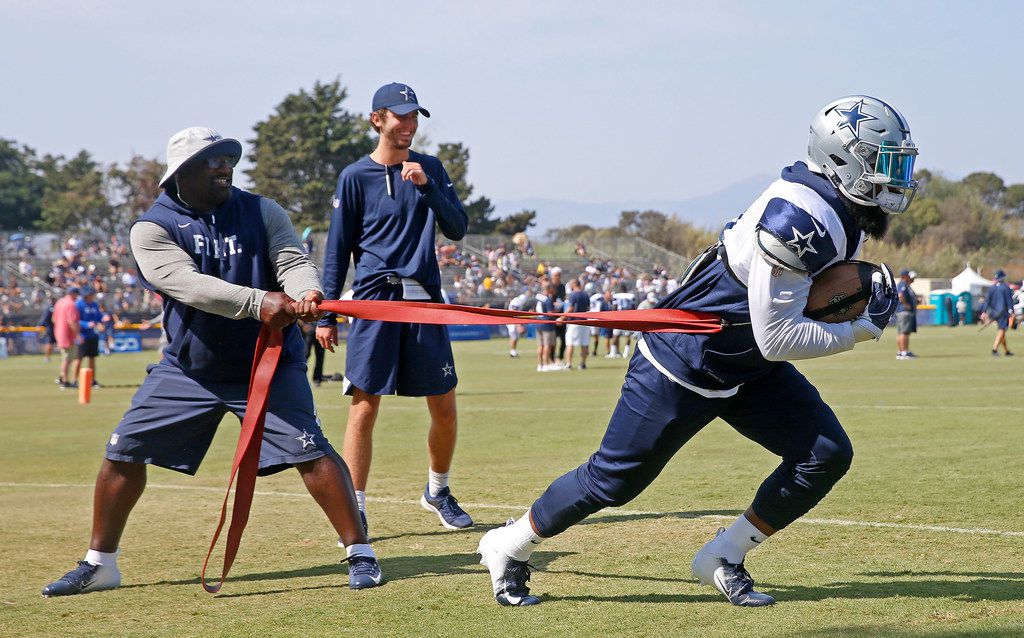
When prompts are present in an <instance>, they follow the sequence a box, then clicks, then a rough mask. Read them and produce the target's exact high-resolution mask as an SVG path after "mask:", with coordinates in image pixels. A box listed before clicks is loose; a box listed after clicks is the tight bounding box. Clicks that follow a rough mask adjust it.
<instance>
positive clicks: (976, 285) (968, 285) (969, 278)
mask: <svg viewBox="0 0 1024 638" xmlns="http://www.w3.org/2000/svg"><path fill="white" fill-rule="evenodd" d="M952 284H953V288H952V292H953V294H954V295H959V294H960V293H962V292H969V293H971V295H972V296H974V298H977V297H978V295H982V294H984V293H985V291H986V290H988V289H989V288H991V287H992V280H991V279H986V278H985V277H982V276H981V275H979V274H978V271H976V270H974V269H973V268H971V267H970V265H968V266H967V267H966V268H964V270H963V272H961V273H960V274H959V275H957V276H956V277H953V281H952Z"/></svg>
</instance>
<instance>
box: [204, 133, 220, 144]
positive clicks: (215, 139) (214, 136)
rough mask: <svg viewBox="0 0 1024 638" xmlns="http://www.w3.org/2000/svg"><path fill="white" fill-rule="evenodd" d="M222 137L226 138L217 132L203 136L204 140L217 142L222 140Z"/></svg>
mask: <svg viewBox="0 0 1024 638" xmlns="http://www.w3.org/2000/svg"><path fill="white" fill-rule="evenodd" d="M222 139H224V138H223V137H221V136H220V135H217V134H216V133H214V134H213V135H211V136H210V137H204V138H203V141H204V142H216V141H218V140H222Z"/></svg>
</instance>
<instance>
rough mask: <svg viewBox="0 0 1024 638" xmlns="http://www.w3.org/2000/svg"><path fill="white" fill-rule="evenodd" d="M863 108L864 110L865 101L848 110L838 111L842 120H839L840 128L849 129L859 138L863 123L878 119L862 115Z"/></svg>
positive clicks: (865, 114)
mask: <svg viewBox="0 0 1024 638" xmlns="http://www.w3.org/2000/svg"><path fill="white" fill-rule="evenodd" d="M862 108H864V100H861V101H860V102H857V103H856V104H854V105H853V106H851V107H850V108H848V109H836V113H838V114H839V117H840V118H841V119H840V120H839V128H846V129H849V130H850V132H851V133H853V134H854V135H857V136H859V135H860V125H861V122H865V121H866V122H870V121H871V120H877V119H878V118H877V117H875V116H874V115H869V114H867V113H862V112H861V109H862Z"/></svg>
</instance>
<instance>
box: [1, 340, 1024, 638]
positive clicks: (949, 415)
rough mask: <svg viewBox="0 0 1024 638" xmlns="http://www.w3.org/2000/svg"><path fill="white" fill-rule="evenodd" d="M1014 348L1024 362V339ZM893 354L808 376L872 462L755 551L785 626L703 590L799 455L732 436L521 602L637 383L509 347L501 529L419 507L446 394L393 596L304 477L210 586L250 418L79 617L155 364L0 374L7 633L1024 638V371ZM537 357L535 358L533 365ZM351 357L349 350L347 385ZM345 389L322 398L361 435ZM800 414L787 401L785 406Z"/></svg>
mask: <svg viewBox="0 0 1024 638" xmlns="http://www.w3.org/2000/svg"><path fill="white" fill-rule="evenodd" d="M1020 336H1021V335H1020V333H1016V332H1011V333H1010V340H1011V346H1013V345H1018V344H1020V347H1021V348H1022V349H1021V354H1022V355H1024V342H1022V341H1021V339H1020ZM894 338H895V337H894V335H892V334H887V335H886V338H885V339H884V340H883V342H882V343H881V344H874V345H863V346H861V347H859V348H858V349H857V350H856V351H854V352H850V353H845V354H842V355H838V356H835V357H831V358H827V359H822V360H817V361H811V362H806V363H802V364H801V365H800V368H801V369H802V370H803V371H804V372H805V374H807V375H808V376H809V377H810V378H811V379H812V380H813V381H814V382H815V383H816V384H817V385H818V387H819V388H820V389H821V391H822V394H823V395H824V397H825V399H826V400H827V401H828V402H829V403H830V404H831V405H832V406H833V407H834V409H835V411H836V413H837V414H838V415H839V417H840V419H841V420H842V421H843V423H844V425H845V426H846V428H847V430H848V432H849V433H850V436H851V438H852V440H853V442H854V448H855V450H856V454H857V455H856V458H855V459H854V464H853V468H852V470H851V471H850V473H849V474H848V475H847V477H846V478H844V479H843V480H842V481H841V482H840V483H839V485H838V486H837V487H836V489H835V490H834V491H833V492H832V494H830V495H829V496H828V497H827V498H826V499H825V501H824V502H822V503H821V505H819V506H818V507H817V508H816V509H814V510H813V511H812V512H811V513H810V514H809V515H808V519H807V520H804V521H801V522H798V523H795V524H794V525H792V526H791V527H790V528H788V529H786V530H785V531H784V532H782V533H780V534H779V535H778V536H776V537H775V538H773V539H772V540H771V541H769V542H767V543H765V545H764V546H763V547H761V548H759V549H758V550H756V551H755V552H753V553H751V554H750V555H749V556H748V560H747V566H748V568H749V569H750V571H751V573H752V574H753V575H754V577H755V579H757V581H758V584H759V588H760V589H762V590H764V591H767V592H770V593H772V594H773V595H775V596H776V597H777V598H778V600H779V603H778V604H777V605H776V606H775V607H772V608H765V609H741V608H736V607H732V606H730V605H728V604H727V603H726V602H724V599H722V598H721V597H720V595H719V594H718V592H716V591H714V590H713V589H709V588H705V587H698V586H697V585H696V584H695V583H694V582H692V581H691V580H690V573H689V563H690V559H691V558H692V556H693V553H694V552H695V551H696V550H697V549H698V548H699V547H700V546H701V545H702V544H703V543H704V542H705V541H706V540H707V539H708V538H710V537H711V535H712V534H713V533H714V531H715V529H716V528H717V527H718V526H719V524H721V523H723V522H725V521H727V520H730V519H732V518H733V517H734V516H736V515H737V514H738V513H739V512H740V511H742V510H743V509H744V508H745V507H746V506H747V504H748V503H749V501H750V499H751V497H752V495H753V492H754V490H755V489H756V487H757V485H758V484H759V482H760V481H761V479H762V478H763V477H764V476H765V475H766V474H767V473H768V472H770V471H771V469H772V468H773V467H774V466H775V465H776V463H777V461H776V459H774V458H773V457H772V456H771V455H770V454H768V453H767V452H765V451H764V450H762V449H761V448H759V447H758V446H756V445H755V444H753V443H751V442H749V441H747V440H745V439H743V438H741V437H740V436H739V435H738V434H736V433H735V432H734V431H732V430H731V429H730V428H729V427H728V426H726V425H725V424H724V423H722V422H720V421H716V422H714V423H712V424H711V425H709V426H708V427H707V428H705V430H704V431H703V432H701V433H700V434H699V435H698V436H697V437H696V438H695V439H694V440H693V441H692V442H691V443H690V444H689V445H687V446H686V447H685V448H684V449H683V451H682V452H681V453H680V454H679V455H677V457H676V458H675V459H674V460H673V462H672V463H671V464H670V465H669V466H668V468H667V469H666V471H665V472H664V474H663V475H662V476H661V477H660V479H659V480H658V481H657V482H655V484H654V485H653V486H652V487H651V488H650V489H648V490H647V491H646V492H645V493H644V494H642V495H641V496H640V497H639V498H637V499H636V500H635V501H634V502H632V503H630V504H629V505H627V506H626V507H625V508H623V509H622V510H609V511H606V512H604V513H602V514H598V515H596V516H594V517H592V518H591V519H589V520H588V521H585V523H584V524H582V525H579V526H578V527H576V528H573V529H571V530H569V531H568V532H566V533H565V534H563V535H562V536H560V537H557V538H555V539H552V540H551V541H549V542H547V543H545V544H544V545H543V546H542V548H541V550H540V551H538V552H537V553H535V554H534V559H533V561H532V562H534V563H535V564H536V565H537V566H538V567H539V569H540V571H538V572H537V573H535V574H534V577H533V580H532V585H533V591H534V593H536V594H538V595H540V596H541V598H542V600H543V601H544V602H543V604H542V605H540V606H538V607H532V608H520V609H508V608H501V607H499V606H498V605H497V604H496V603H495V602H494V600H493V598H492V597H491V592H490V583H489V579H488V577H487V574H486V571H485V570H484V568H483V567H482V566H480V565H478V564H477V558H476V556H475V555H474V553H473V552H474V550H475V548H476V543H477V541H478V540H479V538H480V536H481V534H482V533H483V532H484V531H485V530H486V529H489V528H490V527H492V526H494V525H498V524H501V523H503V522H504V520H505V518H506V517H508V516H518V515H520V514H522V513H523V512H524V511H525V509H526V508H527V507H528V506H529V504H530V503H531V502H532V501H533V499H534V498H535V497H536V496H537V495H539V493H540V492H541V490H543V489H544V488H545V487H546V486H547V484H548V483H549V482H550V481H551V480H552V479H554V478H555V477H557V476H559V475H560V474H562V473H563V472H565V471H567V470H569V469H571V468H573V467H575V466H576V465H578V464H579V463H580V462H582V461H583V460H585V459H586V457H587V456H588V455H589V454H590V453H591V452H592V451H593V449H594V447H595V446H596V445H597V443H598V440H599V438H600V436H601V433H602V432H603V431H604V427H605V425H606V423H607V417H608V414H609V412H610V409H611V407H612V406H613V405H614V403H615V400H616V398H617V395H618V387H619V385H620V384H621V380H622V375H623V373H624V370H625V362H624V361H622V360H605V359H603V358H599V359H597V360H595V361H593V365H592V367H591V368H590V369H589V370H586V371H582V372H581V371H572V372H563V373H549V374H538V373H536V372H534V370H533V368H534V365H535V364H534V361H533V359H532V358H531V357H526V358H525V360H523V359H520V360H518V361H516V360H511V359H509V357H508V356H507V354H506V349H505V346H504V343H503V342H501V341H497V340H494V341H491V342H472V343H459V344H456V357H457V364H458V371H459V376H460V379H461V382H460V385H459V413H460V441H459V448H458V452H457V454H456V463H455V467H454V469H453V482H452V485H453V488H454V491H455V493H456V495H457V496H458V497H459V499H460V500H461V501H462V503H463V504H464V505H465V506H466V509H467V510H468V511H469V512H470V513H471V514H473V515H474V517H475V518H476V521H477V523H478V525H477V527H476V528H475V529H472V530H468V531H459V532H450V531H446V530H444V529H443V528H441V527H440V526H439V524H438V521H437V520H436V518H434V517H433V516H432V515H430V514H428V513H427V512H424V511H423V510H421V509H420V507H419V505H418V498H419V494H420V493H421V491H422V489H423V484H424V482H425V475H426V453H425V451H424V446H425V438H426V437H425V433H426V421H427V419H426V411H425V407H424V406H423V401H422V400H413V399H405V398H387V399H385V400H384V405H383V409H382V413H381V418H380V421H379V422H378V424H377V430H376V439H375V441H376V447H375V456H374V467H373V473H372V475H371V484H370V486H369V490H368V494H369V496H370V499H371V501H370V503H369V506H368V507H369V517H370V526H371V534H372V536H373V537H374V546H375V548H376V550H377V552H378V554H379V555H380V557H381V566H382V568H383V570H384V574H385V577H386V578H387V579H388V582H387V584H385V585H384V586H383V587H381V588H379V589H376V590H368V591H361V592H353V591H350V590H349V589H348V588H347V582H348V581H347V577H346V576H345V573H346V571H345V568H344V567H343V566H340V565H338V561H339V560H340V558H341V557H342V556H343V554H342V553H341V550H339V549H337V548H336V547H334V540H335V537H334V534H333V533H332V530H331V529H330V527H329V526H328V524H327V521H326V519H325V517H324V516H323V515H322V514H321V513H320V511H319V510H318V508H317V507H316V505H315V504H314V503H313V501H312V499H311V498H309V497H308V496H306V495H305V494H304V490H303V488H302V484H301V481H300V480H299V478H298V476H297V474H295V473H294V472H285V473H282V474H279V475H276V476H273V477H270V478H267V479H261V480H260V482H259V483H258V485H257V490H258V491H259V493H258V496H257V498H256V501H255V503H254V506H253V513H252V517H251V519H250V522H249V527H248V529H247V531H246V536H245V537H244V539H243V541H242V547H241V551H240V554H239V557H238V559H237V561H236V562H235V567H234V570H233V573H232V575H231V577H230V579H229V581H228V582H227V584H226V585H225V587H224V589H223V590H222V594H221V595H218V596H211V595H209V594H206V593H205V592H203V590H202V589H201V587H200V586H199V584H198V573H199V566H200V563H201V560H202V557H203V556H204V554H205V550H206V545H207V544H208V542H209V538H210V535H211V533H212V530H213V527H214V523H215V517H216V514H217V510H218V507H219V504H220V500H221V498H222V496H223V489H224V487H225V485H226V480H227V472H228V469H229V463H230V460H231V454H232V450H233V448H234V442H235V438H236V436H237V432H238V429H237V426H236V425H235V424H236V422H235V420H234V419H230V420H227V421H225V424H224V427H222V428H221V431H220V432H219V433H218V435H217V438H216V441H215V443H214V446H213V448H212V449H211V451H210V453H209V455H208V456H207V459H206V463H205V464H204V466H203V467H202V469H201V470H200V472H199V474H198V476H196V477H194V478H189V477H186V476H183V475H179V474H176V473H173V472H169V471H166V470H161V469H154V470H152V471H151V472H150V475H149V489H148V490H147V492H146V494H145V495H144V496H143V498H142V500H141V502H140V503H139V505H138V507H137V508H136V510H135V512H134V514H133V517H132V519H131V520H130V522H129V525H128V529H127V531H126V533H125V537H124V539H123V542H122V548H123V554H122V557H121V560H120V566H121V570H122V572H123V574H124V581H123V583H124V584H123V586H122V587H121V589H119V590H117V591H113V592H103V593H96V594H89V595H84V596H75V597H70V598H62V599H43V598H42V597H41V596H40V594H39V590H40V588H41V587H42V586H43V585H44V584H46V583H47V582H49V581H51V580H53V579H55V578H56V577H58V576H60V575H61V574H63V573H64V572H65V571H67V570H68V569H70V568H71V567H73V566H74V562H75V561H76V560H78V559H80V558H81V557H82V555H83V554H84V551H85V549H86V545H87V542H88V532H89V524H90V516H91V494H92V491H91V488H92V481H93V479H94V477H95V473H96V470H97V468H98V466H99V462H100V458H101V455H102V452H103V446H104V444H105V442H106V439H107V437H108V436H109V432H110V430H111V429H112V427H113V426H114V424H115V423H116V421H117V419H118V418H119V417H120V415H121V413H122V412H123V410H124V408H125V407H126V406H127V404H128V400H129V398H130V397H131V394H132V392H133V391H134V386H135V385H136V384H138V383H139V380H140V377H141V375H142V370H143V366H144V364H145V363H146V362H147V361H149V360H151V359H152V357H153V353H143V354H138V355H116V356H113V357H104V358H102V359H101V360H100V369H99V378H100V380H101V381H103V382H104V383H106V384H108V385H109V386H112V387H107V388H104V389H102V390H99V391H97V392H95V393H94V395H93V402H92V404H91V405H89V406H85V407H80V406H79V405H78V404H77V402H76V397H75V396H74V394H73V393H72V392H61V391H59V390H58V389H56V387H55V386H54V384H53V377H54V368H55V365H54V364H45V363H44V362H43V361H42V359H41V358H40V357H15V358H11V359H7V360H4V361H0V437H2V438H0V441H2V445H0V538H2V539H3V546H4V552H3V561H2V562H0V579H2V582H3V586H2V588H0V636H4V637H14V636H199V635H202V636H204V637H214V636H317V637H320V636H365V637H378V636H457V637H460V638H466V637H471V636H538V637H539V636H612V635H615V636H618V635H627V636H648V637H650V636H701V637H705V638H711V637H715V636H729V637H738V636H807V637H812V636H813V637H819V636H820V637H825V636H871V637H875V636H929V637H937V636H965V637H966V636H972V637H973V636H980V637H994V636H1021V635H1024V512H1022V507H1021V506H1022V501H1024V464H1022V462H1021V459H1022V453H1024V425H1022V422H1021V421H1022V416H1024V407H1022V405H1021V403H1020V402H1019V401H1017V398H1018V395H1017V394H1016V392H1017V391H1018V389H1019V388H1020V387H1021V382H1022V380H1024V356H1019V357H1017V358H1015V359H1008V358H1003V357H1000V358H998V359H993V358H992V357H990V356H989V347H990V339H991V338H992V332H991V329H990V330H989V331H986V332H984V333H980V334H979V333H978V332H977V331H976V330H975V329H974V328H959V329H947V328H926V329H924V330H922V332H921V333H919V334H918V335H916V336H915V337H914V338H913V343H912V346H913V349H914V351H915V352H917V353H918V354H919V355H920V359H918V360H913V361H896V360H895V358H894V353H895V347H894ZM530 346H532V343H529V344H527V345H526V347H525V348H524V350H529V349H530ZM342 361H343V359H342V358H341V355H340V354H338V355H333V356H330V355H329V358H328V365H327V368H328V371H334V370H340V369H341V364H342ZM339 393H340V384H336V383H335V384H325V385H324V386H323V387H321V388H318V389H316V390H315V394H316V398H317V401H318V407H319V410H320V414H321V416H322V418H323V421H324V425H325V430H326V433H327V434H328V436H330V437H331V438H333V440H334V441H335V442H336V443H340V441H341V434H342V429H343V427H344V426H343V424H344V419H345V414H346V410H347V408H346V406H345V405H344V402H343V401H342V400H341V397H340V396H339ZM784 399H785V398H784V397H780V400H784Z"/></svg>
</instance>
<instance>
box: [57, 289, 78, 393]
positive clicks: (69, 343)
mask: <svg viewBox="0 0 1024 638" xmlns="http://www.w3.org/2000/svg"><path fill="white" fill-rule="evenodd" d="M78 293H79V290H78V288H76V287H75V286H71V287H70V288H68V289H67V293H66V294H65V295H64V296H63V297H61V298H60V299H58V300H57V303H55V304H54V305H53V336H54V338H56V339H57V347H58V348H60V376H59V377H57V385H59V386H60V387H61V388H71V387H74V383H73V381H72V380H73V379H76V378H77V377H78V362H79V361H80V360H79V359H78V357H77V356H76V352H75V350H76V345H77V343H78V340H79V332H80V326H79V324H78V319H79V315H78V307H77V306H76V304H77V302H78ZM72 360H74V361H75V370H74V375H73V376H71V377H70V378H68V367H69V364H70V363H71V361H72Z"/></svg>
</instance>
